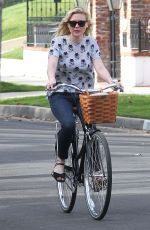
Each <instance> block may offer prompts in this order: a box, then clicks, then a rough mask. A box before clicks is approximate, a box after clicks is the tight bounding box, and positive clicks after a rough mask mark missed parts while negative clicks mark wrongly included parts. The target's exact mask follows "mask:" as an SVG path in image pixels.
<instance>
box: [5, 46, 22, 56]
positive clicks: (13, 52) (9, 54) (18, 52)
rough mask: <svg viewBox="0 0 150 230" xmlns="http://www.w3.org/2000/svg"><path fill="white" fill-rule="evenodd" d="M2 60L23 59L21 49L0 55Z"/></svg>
mask: <svg viewBox="0 0 150 230" xmlns="http://www.w3.org/2000/svg"><path fill="white" fill-rule="evenodd" d="M2 58H10V59H23V47H21V48H17V49H14V50H12V51H11V52H8V53H4V54H2Z"/></svg>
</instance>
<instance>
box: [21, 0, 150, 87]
mask: <svg viewBox="0 0 150 230" xmlns="http://www.w3.org/2000/svg"><path fill="white" fill-rule="evenodd" d="M52 2H53V1H52ZM54 2H55V11H56V12H54V11H52V12H48V11H46V13H43V15H39V16H38V15H37V14H36V15H34V12H36V11H35V10H33V7H34V6H35V7H36V9H38V7H39V8H40V9H42V1H41V2H38V1H37V3H36V1H35V2H34V5H32V1H28V0H27V21H28V26H27V30H28V31H27V33H28V34H27V46H25V48H24V60H25V65H26V68H25V69H26V74H27V75H28V74H30V76H32V75H39V76H42V77H43V78H46V77H47V76H46V75H47V73H46V64H47V51H48V48H47V47H48V45H49V43H50V38H51V36H52V35H53V33H54V31H55V28H56V27H57V25H58V24H57V23H58V22H59V20H60V19H61V17H62V16H61V14H60V13H59V9H61V4H62V3H61V1H54ZM35 4H36V5H35ZM40 4H41V5H40ZM47 4H54V3H51V1H48V2H47ZM77 4H78V5H82V6H84V7H87V8H88V10H89V11H90V13H91V16H92V20H93V35H94V36H95V37H96V39H97V41H98V43H99V45H100V48H101V52H102V59H103V61H104V64H105V66H106V68H107V69H108V70H109V71H110V73H111V75H112V77H113V78H117V79H120V80H121V82H122V83H123V85H124V87H125V89H126V88H130V87H134V86H150V71H149V66H150V32H149V31H150V0H122V7H121V9H120V10H116V11H113V12H112V11H110V10H109V7H108V3H107V0H83V1H66V6H67V7H68V8H67V9H66V10H69V8H71V7H74V6H76V5H77ZM43 7H44V6H43ZM53 7H54V6H52V5H50V6H49V9H52V8H53ZM37 12H39V11H37ZM37 12H36V13H37ZM40 12H45V11H41V10H40ZM50 21H53V23H50ZM41 41H42V42H41ZM31 51H32V52H31ZM32 60H36V62H35V61H34V62H33V61H32ZM29 67H30V68H29ZM29 71H30V72H29ZM35 71H36V73H35ZM43 71H44V72H43Z"/></svg>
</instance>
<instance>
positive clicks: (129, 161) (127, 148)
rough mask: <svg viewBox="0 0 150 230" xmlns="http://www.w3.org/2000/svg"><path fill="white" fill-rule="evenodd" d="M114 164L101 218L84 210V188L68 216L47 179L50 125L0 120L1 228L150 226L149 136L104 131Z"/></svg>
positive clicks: (122, 229) (124, 229) (130, 229)
mask: <svg viewBox="0 0 150 230" xmlns="http://www.w3.org/2000/svg"><path fill="white" fill-rule="evenodd" d="M104 132H105V134H106V136H107V139H108V141H109V144H110V150H111V153H112V166H113V189H112V198H111V203H110V207H109V210H108V213H107V215H106V216H105V218H104V219H103V220H102V221H95V220H93V219H92V218H91V217H90V216H89V214H88V211H87V208H86V204H85V200H84V194H83V188H80V189H79V195H78V197H77V201H76V205H75V208H74V210H73V211H72V213H71V214H64V213H63V212H62V211H61V210H60V207H59V204H58V201H57V195H56V189H55V182H54V180H53V179H52V178H51V177H50V175H49V174H50V171H51V170H52V159H53V148H54V125H53V124H51V123H48V122H41V121H21V120H20V121H18V120H5V119H0V229H1V230H10V229H11V230H40V229H44V230H53V229H61V230H76V229H80V230H82V229H86V230H91V229H94V230H97V229H102V230H106V229H107V230H141V229H143V230H149V228H150V227H149V226H150V134H148V133H145V132H143V131H133V130H123V129H109V128H107V129H105V128H104Z"/></svg>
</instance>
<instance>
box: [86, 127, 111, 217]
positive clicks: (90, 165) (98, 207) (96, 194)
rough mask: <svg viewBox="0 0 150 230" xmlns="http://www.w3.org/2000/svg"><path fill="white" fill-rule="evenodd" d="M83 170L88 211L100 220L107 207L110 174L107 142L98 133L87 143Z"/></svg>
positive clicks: (109, 193)
mask: <svg viewBox="0 0 150 230" xmlns="http://www.w3.org/2000/svg"><path fill="white" fill-rule="evenodd" d="M84 170H85V173H84V177H85V195H86V201H87V206H88V209H89V211H90V214H91V215H92V217H94V218H95V219H101V218H103V217H104V215H105V214H106V212H107V209H108V206H109V201H110V196H111V173H112V172H111V159H110V152H109V148H108V144H107V141H106V139H105V137H104V136H103V135H102V134H101V133H100V132H98V131H97V132H96V133H94V134H93V135H92V138H91V140H90V141H89V143H88V146H87V154H86V158H85V167H84Z"/></svg>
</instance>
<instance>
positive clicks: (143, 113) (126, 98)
mask: <svg viewBox="0 0 150 230" xmlns="http://www.w3.org/2000/svg"><path fill="white" fill-rule="evenodd" d="M149 102H150V95H147V96H146V95H142V96H140V95H126V94H121V95H119V101H118V113H117V115H118V116H123V117H134V118H143V119H150V103H149ZM0 104H1V105H30V106H31V105H32V106H40V107H49V104H48V100H47V98H46V97H44V96H38V97H26V98H16V99H7V100H0Z"/></svg>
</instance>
